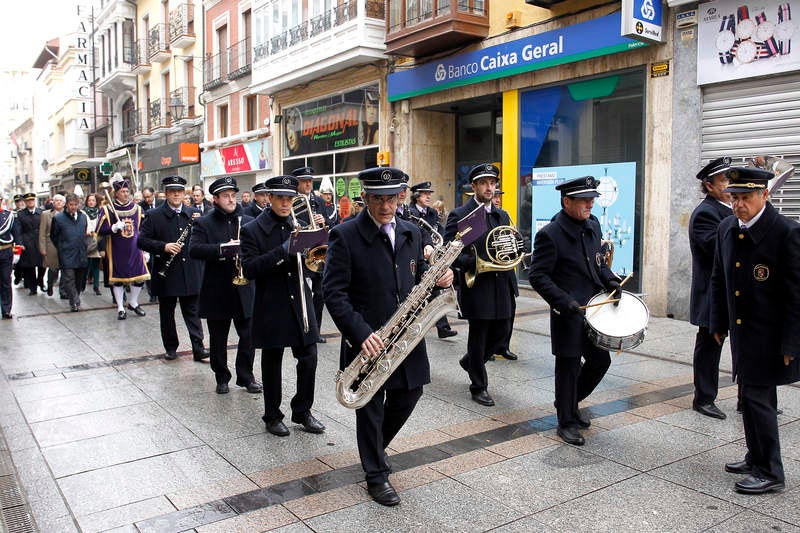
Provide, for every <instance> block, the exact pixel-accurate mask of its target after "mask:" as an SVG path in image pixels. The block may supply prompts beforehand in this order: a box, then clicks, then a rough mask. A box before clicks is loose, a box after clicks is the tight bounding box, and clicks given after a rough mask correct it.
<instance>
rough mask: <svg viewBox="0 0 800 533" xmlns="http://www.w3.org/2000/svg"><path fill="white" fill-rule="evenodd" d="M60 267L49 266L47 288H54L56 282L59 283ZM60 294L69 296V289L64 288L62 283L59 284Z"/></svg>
mask: <svg viewBox="0 0 800 533" xmlns="http://www.w3.org/2000/svg"><path fill="white" fill-rule="evenodd" d="M59 272H60V269H58V268H48V269H47V288H48V289H51V290H52V289H53V287H55V285H56V283H58V278H59ZM58 295H59V296H69V295H68V294H67V291H65V290H64V287H62V286H61V284H60V283H59V284H58Z"/></svg>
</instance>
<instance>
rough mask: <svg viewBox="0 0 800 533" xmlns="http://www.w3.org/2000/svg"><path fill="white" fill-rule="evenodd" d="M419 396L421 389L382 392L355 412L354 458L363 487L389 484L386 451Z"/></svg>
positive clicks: (412, 409)
mask: <svg viewBox="0 0 800 533" xmlns="http://www.w3.org/2000/svg"><path fill="white" fill-rule="evenodd" d="M421 396H422V387H417V388H414V389H410V390H405V389H392V390H386V389H383V388H382V389H380V390H379V391H378V392H377V393H376V394H375V396H373V397H372V399H371V400H370V401H369V403H367V405H365V406H364V407H361V408H360V409H356V441H357V442H358V455H359V456H360V457H361V467H362V468H363V469H364V473H365V474H366V476H365V477H366V479H367V483H370V484H377V483H384V482H386V481H388V480H389V465H387V464H386V452H385V450H386V447H387V446H388V445H389V443H390V442H392V439H394V437H395V435H397V433H398V432H399V431H400V429H402V427H403V425H404V424H405V423H406V420H408V417H409V416H411V413H412V412H413V411H414V407H415V406H416V405H417V401H419V399H420V397H421Z"/></svg>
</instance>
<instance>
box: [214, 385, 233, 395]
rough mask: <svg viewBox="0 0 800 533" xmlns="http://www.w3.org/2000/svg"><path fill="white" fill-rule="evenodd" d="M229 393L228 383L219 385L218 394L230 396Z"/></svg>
mask: <svg viewBox="0 0 800 533" xmlns="http://www.w3.org/2000/svg"><path fill="white" fill-rule="evenodd" d="M229 391H230V389H229V388H228V384H227V383H217V394H228V392H229Z"/></svg>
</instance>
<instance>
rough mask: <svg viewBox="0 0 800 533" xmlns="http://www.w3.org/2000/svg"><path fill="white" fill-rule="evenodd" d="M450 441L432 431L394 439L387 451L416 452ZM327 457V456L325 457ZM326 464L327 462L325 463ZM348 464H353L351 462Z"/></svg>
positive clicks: (444, 434)
mask: <svg viewBox="0 0 800 533" xmlns="http://www.w3.org/2000/svg"><path fill="white" fill-rule="evenodd" d="M450 439H452V437H451V436H450V435H448V434H446V433H443V432H441V431H439V430H438V429H432V430H430V431H425V432H423V433H417V434H415V435H411V436H410V437H401V438H397V437H396V438H395V439H394V440H392V442H391V443H389V449H391V450H394V451H395V452H397V453H402V452H407V451H410V450H416V449H418V448H424V447H426V446H435V445H437V444H441V443H442V442H446V441H448V440H450ZM325 457H328V456H325ZM355 460H356V461H358V460H359V459H358V454H357V453H356V456H355ZM325 462H326V463H328V461H325ZM349 464H353V463H352V462H351V463H349Z"/></svg>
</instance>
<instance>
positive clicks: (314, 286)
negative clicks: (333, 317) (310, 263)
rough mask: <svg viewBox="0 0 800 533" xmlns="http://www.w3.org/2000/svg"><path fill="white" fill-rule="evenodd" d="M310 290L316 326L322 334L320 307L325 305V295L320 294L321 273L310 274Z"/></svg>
mask: <svg viewBox="0 0 800 533" xmlns="http://www.w3.org/2000/svg"><path fill="white" fill-rule="evenodd" d="M311 292H312V294H313V300H312V301H313V303H314V316H315V317H316V318H317V327H318V328H319V332H320V335H322V308H323V307H324V306H325V296H324V295H323V294H322V274H312V275H311Z"/></svg>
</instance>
